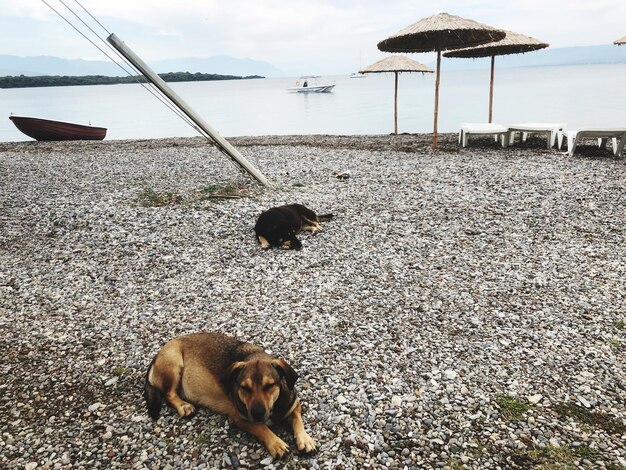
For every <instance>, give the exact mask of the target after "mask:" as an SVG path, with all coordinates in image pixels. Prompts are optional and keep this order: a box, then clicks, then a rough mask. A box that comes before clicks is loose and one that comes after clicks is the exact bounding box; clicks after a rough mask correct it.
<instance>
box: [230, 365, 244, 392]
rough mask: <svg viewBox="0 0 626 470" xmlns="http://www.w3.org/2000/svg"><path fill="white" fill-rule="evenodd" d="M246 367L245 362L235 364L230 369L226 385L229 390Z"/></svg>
mask: <svg viewBox="0 0 626 470" xmlns="http://www.w3.org/2000/svg"><path fill="white" fill-rule="evenodd" d="M245 366H246V363H245V362H242V361H237V362H233V363H232V364H231V365H230V367H229V368H228V369H227V371H226V384H227V385H228V388H230V387H232V386H233V384H234V383H235V380H236V379H237V376H238V375H239V373H240V372H241V371H242V369H243V368H244V367H245Z"/></svg>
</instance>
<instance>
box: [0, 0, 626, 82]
mask: <svg viewBox="0 0 626 470" xmlns="http://www.w3.org/2000/svg"><path fill="white" fill-rule="evenodd" d="M46 1H47V2H48V3H50V4H51V5H52V6H54V7H55V8H57V9H58V10H59V11H60V12H62V13H63V14H64V15H65V16H67V17H68V18H71V19H72V21H73V22H77V20H76V18H75V17H73V16H72V15H71V13H69V12H68V11H67V10H66V9H65V7H64V6H63V5H62V3H60V1H59V0H46ZM63 1H64V2H65V4H67V5H68V6H70V7H72V8H75V9H76V10H77V11H82V9H80V7H79V6H78V4H77V3H76V1H75V0H63ZM80 3H81V4H82V5H83V6H84V7H85V8H86V9H87V10H89V11H90V12H91V13H92V14H94V16H95V17H96V18H97V19H98V20H99V21H100V22H101V23H102V24H103V25H104V26H105V27H106V28H107V29H108V30H109V31H111V32H114V33H116V34H117V35H118V36H119V37H120V38H122V40H124V41H125V42H126V43H127V44H128V45H129V46H130V47H131V48H132V49H133V50H134V51H135V52H136V53H137V54H138V55H139V56H140V57H142V58H143V59H144V60H146V61H152V60H157V59H171V58H182V57H211V56H214V55H230V56H233V57H240V58H244V57H247V58H251V59H257V60H263V61H267V62H270V63H271V64H273V65H274V66H276V67H277V68H279V69H281V70H284V71H289V72H298V73H331V72H332V71H333V70H344V69H345V68H346V64H349V68H353V69H354V70H356V69H357V68H358V67H359V65H362V66H366V65H368V64H369V63H371V62H374V61H375V60H378V59H380V58H381V57H383V56H384V55H383V53H381V52H379V51H378V50H377V48H376V44H377V42H378V41H380V40H382V39H384V38H386V37H387V36H389V35H390V34H393V33H395V32H396V31H398V30H400V29H402V28H404V27H406V26H408V25H410V24H411V23H414V22H415V21H417V20H419V19H421V18H424V17H426V16H430V15H433V14H435V13H438V12H442V11H445V12H447V13H451V14H454V15H459V16H462V17H465V18H470V19H473V20H476V21H480V22H482V23H487V24H489V25H491V26H495V27H499V28H504V29H509V30H513V31H516V32H520V33H523V34H527V35H530V36H533V37H536V38H537V39H541V40H542V41H545V42H548V43H550V45H551V46H552V47H565V46H579V45H596V44H611V43H612V42H613V41H614V40H615V39H617V38H619V37H622V36H624V35H626V21H625V19H626V1H625V0H562V1H561V0H559V1H551V0H449V1H448V0H443V1H429V2H427V1H419V0H306V1H304V0H80ZM0 14H1V15H2V16H1V17H0V54H7V55H17V56H36V55H54V56H58V57H64V58H68V59H78V58H82V59H92V60H107V59H106V57H105V56H104V55H103V54H102V53H101V52H100V51H98V50H97V49H96V48H95V47H94V46H93V45H91V44H90V43H89V42H87V40H85V39H84V38H82V37H81V36H79V35H78V33H76V32H75V31H74V30H73V29H71V27H70V26H68V25H67V23H65V22H64V21H63V20H62V19H61V18H59V17H58V16H57V15H56V14H55V13H54V12H52V11H51V10H50V9H49V8H48V7H47V6H46V5H45V4H44V3H43V2H42V1H41V0H0ZM102 36H106V33H104V32H103V33H102ZM414 58H415V59H416V60H419V61H421V62H428V61H430V60H432V57H431V56H429V55H416V56H414Z"/></svg>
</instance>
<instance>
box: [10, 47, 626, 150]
mask: <svg viewBox="0 0 626 470" xmlns="http://www.w3.org/2000/svg"><path fill="white" fill-rule="evenodd" d="M445 65H446V61H445V59H444V60H443V62H442V74H441V87H440V98H439V131H440V132H458V130H459V125H460V123H461V122H487V120H488V102H489V70H467V71H458V70H457V71H446V68H445ZM296 80H298V79H297V78H270V79H256V80H229V81H212V82H186V83H171V84H170V85H171V87H172V88H173V89H174V90H175V91H176V92H177V93H178V94H179V95H180V96H181V97H183V99H184V100H185V101H187V103H188V104H189V105H191V107H192V108H193V109H194V110H196V111H197V112H198V113H199V114H200V115H201V116H202V117H203V118H204V119H205V121H207V122H208V123H209V124H210V125H211V126H212V127H213V128H214V129H215V130H217V131H218V132H219V133H220V134H221V135H223V136H225V137H230V136H243V135H248V136H252V135H289V134H341V135H353V134H356V135H359V134H388V133H390V132H392V131H393V102H394V74H392V73H387V74H370V75H368V76H366V78H350V77H348V76H335V77H322V78H320V81H322V82H331V83H334V84H335V88H334V90H333V92H332V93H319V94H318V93H315V94H314V93H309V94H303V93H288V92H287V91H286V89H287V88H289V87H292V86H294V85H295V82H296ZM434 85H435V77H434V74H426V75H422V74H412V73H402V74H400V75H399V87H398V131H399V132H407V133H416V132H432V129H433V110H434V88H435V86H434ZM624 103H626V64H615V65H587V66H562V67H534V68H501V69H498V68H497V67H496V73H495V88H494V111H493V115H494V118H493V121H494V122H496V123H500V124H514V123H522V122H558V123H565V124H567V125H568V127H569V128H576V127H581V126H582V127H626V108H625V107H624ZM11 113H13V114H17V115H22V116H34V117H43V118H48V119H56V120H61V121H70V122H77V123H81V124H89V123H91V124H92V125H94V126H101V127H106V128H108V133H107V139H141V138H160V137H186V136H195V135H197V132H196V131H195V130H194V129H193V128H192V127H191V126H189V125H188V124H187V123H186V122H185V121H184V120H183V119H181V118H180V117H178V116H177V115H176V114H175V113H173V112H172V111H171V110H170V109H168V108H167V107H166V106H165V105H163V104H162V103H161V102H160V101H158V100H157V99H156V98H155V97H154V96H153V95H152V94H150V93H149V92H148V91H146V89H144V87H142V86H141V85H138V84H137V85H100V86H72V87H49V88H21V89H2V90H0V141H19V140H31V139H30V138H29V137H27V136H25V135H23V134H22V133H21V132H20V131H18V130H17V129H16V128H15V127H14V125H13V124H12V122H11V121H9V119H8V117H9V115H10V114H11Z"/></svg>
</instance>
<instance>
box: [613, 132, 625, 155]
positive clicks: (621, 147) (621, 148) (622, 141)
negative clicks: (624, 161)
mask: <svg viewBox="0 0 626 470" xmlns="http://www.w3.org/2000/svg"><path fill="white" fill-rule="evenodd" d="M624 144H626V134H624V135H623V136H622V138H621V139H620V140H619V144H617V146H616V150H615V155H617V156H619V155H622V154H623V153H624Z"/></svg>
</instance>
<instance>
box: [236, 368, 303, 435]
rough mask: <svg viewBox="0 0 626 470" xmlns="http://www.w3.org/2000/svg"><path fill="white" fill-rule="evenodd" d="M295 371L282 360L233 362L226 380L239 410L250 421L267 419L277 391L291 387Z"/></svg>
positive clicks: (276, 397) (296, 376)
mask: <svg viewBox="0 0 626 470" xmlns="http://www.w3.org/2000/svg"><path fill="white" fill-rule="evenodd" d="M297 379H298V374H297V373H296V372H295V371H294V370H293V369H292V368H291V366H290V365H289V364H287V362H285V361H284V360H283V359H271V358H270V359H267V360H265V359H253V360H250V361H245V362H244V361H239V362H235V363H233V364H232V365H231V366H230V368H229V371H228V382H229V386H230V387H231V391H232V395H233V397H234V399H235V404H236V405H237V409H238V410H239V413H241V414H242V415H243V416H245V417H247V418H248V420H250V421H253V422H258V423H262V422H265V421H267V420H268V419H269V418H270V415H271V414H272V409H273V408H274V404H275V403H276V400H278V397H279V396H280V393H281V391H283V390H285V389H286V390H293V387H294V385H295V383H296V380H297Z"/></svg>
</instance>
